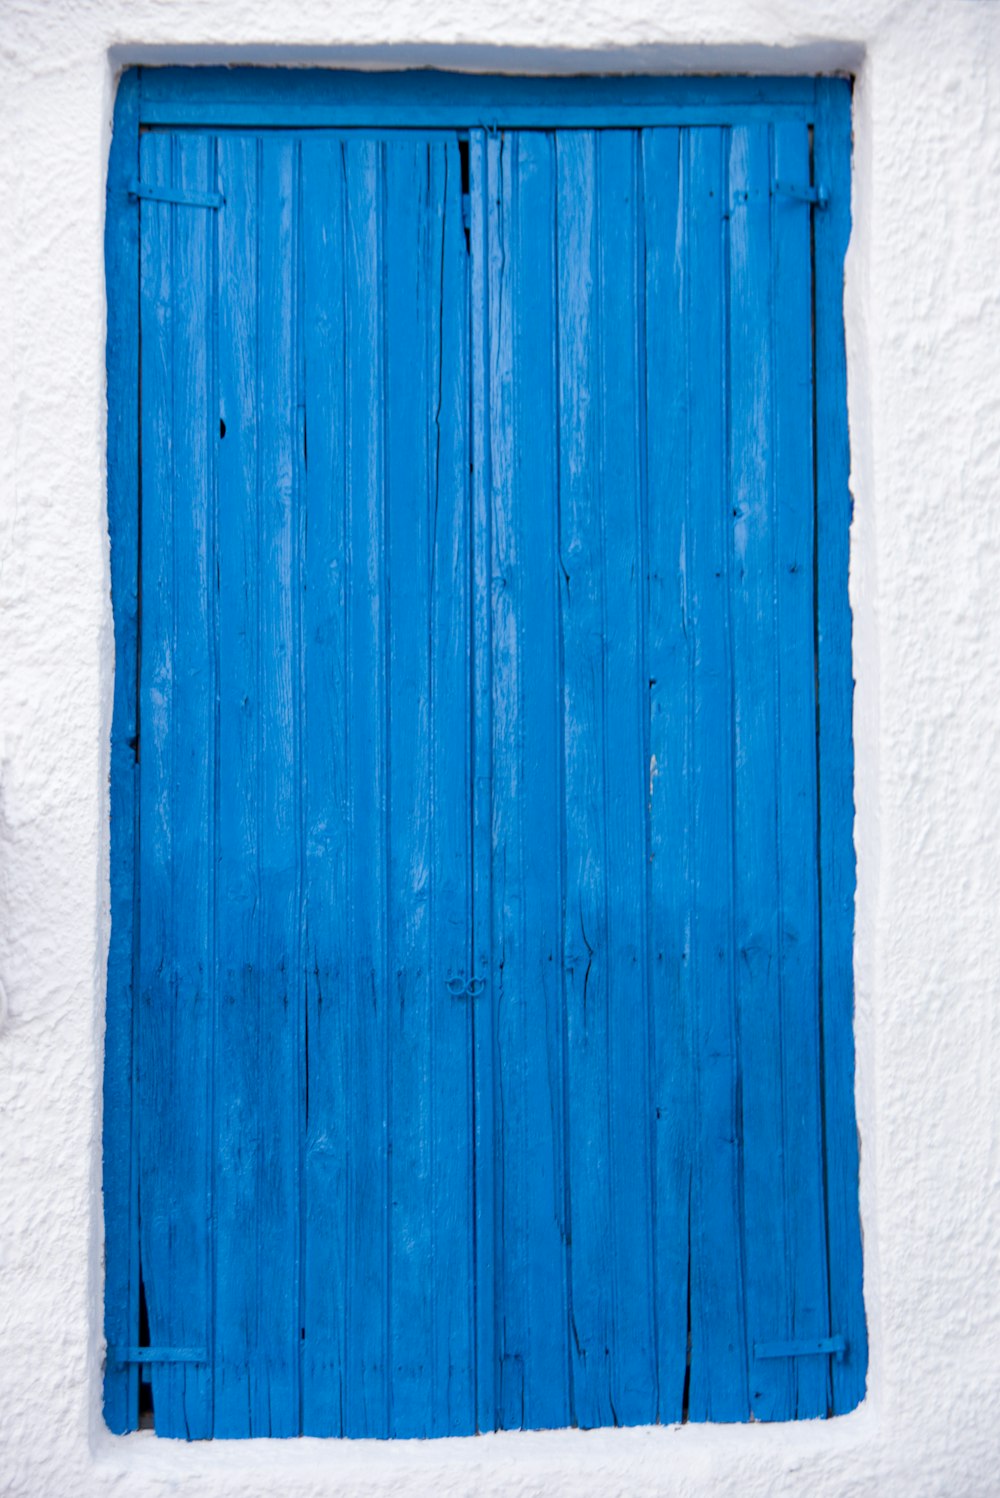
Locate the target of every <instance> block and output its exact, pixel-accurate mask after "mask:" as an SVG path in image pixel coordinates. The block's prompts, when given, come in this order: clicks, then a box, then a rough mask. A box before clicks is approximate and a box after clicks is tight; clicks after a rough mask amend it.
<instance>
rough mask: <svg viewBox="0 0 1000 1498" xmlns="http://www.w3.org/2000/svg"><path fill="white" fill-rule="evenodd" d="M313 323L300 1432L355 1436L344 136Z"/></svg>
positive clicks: (306, 223) (327, 209) (315, 254)
mask: <svg viewBox="0 0 1000 1498" xmlns="http://www.w3.org/2000/svg"><path fill="white" fill-rule="evenodd" d="M301 149H302V269H303V307H302V328H303V338H304V348H305V365H306V374H307V378H306V381H305V417H304V421H305V434H304V435H305V447H306V455H305V456H306V467H305V487H304V492H303V499H304V504H305V511H306V517H307V535H308V546H307V549H306V554H305V559H304V561H305V580H304V581H305V595H304V601H303V607H304V625H303V631H302V649H303V656H304V672H305V709H304V713H305V715H304V718H303V722H302V743H303V764H304V776H305V784H304V792H303V794H304V798H305V842H304V850H303V857H304V865H303V892H304V900H305V933H306V946H305V955H304V968H305V982H306V996H307V1003H306V1034H305V1036H304V1037H303V1039H304V1043H305V1047H306V1065H307V1068H308V1070H307V1077H308V1088H307V1092H306V1118H305V1160H304V1166H303V1168H304V1181H303V1189H304V1213H305V1217H304V1239H303V1263H302V1274H303V1302H304V1304H303V1324H304V1326H305V1346H304V1357H303V1368H302V1429H303V1433H304V1434H306V1435H315V1436H339V1435H342V1434H343V1408H344V1398H345V1391H346V1384H347V1380H348V1378H349V1376H350V1370H349V1368H348V1366H347V1350H346V1347H345V1342H344V1338H345V1329H346V1315H347V1293H348V1290H347V1241H346V1216H347V1200H348V1198H347V1187H348V1171H349V1168H350V1141H349V1139H348V1132H347V1087H348V1076H349V1072H348V1037H349V1034H350V1025H351V1018H352V1008H353V1006H352V997H353V988H352V969H351V957H350V917H349V911H348V868H349V857H350V842H349V838H350V827H349V819H348V809H349V805H350V796H351V790H350V749H351V721H350V717H349V714H348V674H349V669H350V663H349V653H348V652H349V637H348V624H347V618H346V603H347V594H348V565H349V554H348V538H347V508H346V493H347V491H346V472H345V462H346V432H345V429H344V412H345V392H346V371H345V360H344V339H345V330H346V316H347V313H346V305H345V280H344V229H345V180H344V158H343V151H342V148H341V144H340V142H339V141H337V142H332V143H331V142H330V141H329V140H327V139H322V140H320V139H316V138H311V139H307V140H303V142H302V148H301Z"/></svg>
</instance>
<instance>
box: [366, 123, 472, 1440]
mask: <svg viewBox="0 0 1000 1498" xmlns="http://www.w3.org/2000/svg"><path fill="white" fill-rule="evenodd" d="M385 152H386V157H385V159H386V188H385V191H386V205H387V217H386V238H385V254H386V262H385V295H386V313H385V315H386V330H387V337H386V402H387V405H386V419H387V441H386V451H387V486H388V502H387V532H386V535H387V547H388V561H387V566H388V578H389V586H390V588H391V595H390V596H391V609H390V614H389V620H390V623H389V657H390V678H389V680H390V687H389V693H390V695H389V764H390V767H391V768H390V782H389V790H390V800H391V827H392V837H391V844H390V854H391V856H390V867H389V889H388V898H389V921H390V932H391V941H392V963H391V980H392V988H391V1001H392V1005H393V1007H392V1016H391V1041H390V1046H391V1048H390V1068H391V1077H392V1095H391V1113H390V1135H391V1141H392V1156H391V1195H390V1203H391V1218H390V1265H389V1281H390V1297H391V1298H390V1335H391V1349H392V1369H391V1377H392V1432H393V1434H394V1435H399V1436H414V1435H418V1436H419V1435H438V1434H440V1435H444V1434H455V1433H458V1432H468V1431H470V1430H472V1429H474V1411H473V1409H472V1407H471V1402H470V1395H471V1389H472V1357H471V1351H472V1318H471V1307H472V1295H471V1290H472V1281H471V1274H472V1264H471V1246H472V1223H471V1215H470V1211H471V1191H470V1182H471V1176H472V1157H471V1150H470V1144H471V1130H470V1123H471V1117H470V1114H471V1095H470V1081H471V1077H470V1041H471V1017H470V1012H469V1006H470V1001H469V998H468V997H467V996H465V995H463V996H461V997H458V998H456V997H455V996H454V995H453V994H452V993H450V992H449V988H448V982H449V980H457V978H458V977H459V976H460V975H463V974H465V975H467V974H468V972H469V956H470V950H469V846H468V845H469V817H470V787H469V766H470V745H469V734H470V723H469V657H468V641H469V614H468V608H467V598H468V582H469V555H468V545H467V537H468V521H467V495H468V476H467V465H468V456H467V455H468V414H467V413H468V365H467V361H466V358H465V356H464V353H465V343H466V339H467V337H468V309H467V302H466V298H465V294H464V293H465V290H466V286H465V277H466V251H465V237H464V231H463V229H462V217H461V168H460V164H459V157H458V148H457V142H450V143H448V144H438V143H437V142H435V143H433V144H428V143H427V142H425V141H421V140H419V139H418V140H415V141H414V142H412V143H410V142H402V141H400V142H397V141H393V142H390V143H389V144H388V145H387V146H386V148H385Z"/></svg>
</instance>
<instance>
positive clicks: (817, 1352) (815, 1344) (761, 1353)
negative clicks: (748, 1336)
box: [753, 1332, 847, 1361]
mask: <svg viewBox="0 0 1000 1498" xmlns="http://www.w3.org/2000/svg"><path fill="white" fill-rule="evenodd" d="M846 1351H847V1338H846V1337H844V1336H843V1335H842V1334H841V1333H839V1332H838V1333H837V1335H836V1336H834V1337H819V1338H818V1339H816V1340H815V1341H812V1342H755V1343H754V1345H753V1355H754V1357H755V1358H809V1357H818V1356H821V1355H822V1356H824V1357H830V1356H831V1355H832V1356H834V1357H836V1358H837V1359H838V1361H839V1360H840V1359H841V1358H842V1357H843V1356H844V1353H845V1352H846Z"/></svg>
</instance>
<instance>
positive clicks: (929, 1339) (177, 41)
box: [0, 0, 1000, 1498]
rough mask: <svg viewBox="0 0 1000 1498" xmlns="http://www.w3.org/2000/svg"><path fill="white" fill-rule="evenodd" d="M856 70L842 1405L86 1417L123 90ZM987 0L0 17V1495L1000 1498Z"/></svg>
mask: <svg viewBox="0 0 1000 1498" xmlns="http://www.w3.org/2000/svg"><path fill="white" fill-rule="evenodd" d="M229 58H234V59H240V60H243V61H270V62H274V61H289V62H306V61H319V62H328V63H338V62H340V63H343V62H345V61H350V62H352V63H353V64H354V65H359V64H361V65H367V64H376V65H382V66H387V65H388V66H393V65H398V64H405V63H410V64H412V63H414V62H433V63H435V64H440V65H451V66H471V67H475V68H486V69H490V68H493V69H500V70H517V71H536V72H546V71H554V70H562V69H568V70H572V71H584V70H588V69H593V70H600V71H608V70H626V71H628V70H644V71H671V72H676V71H697V70H702V71H705V70H708V71H725V70H738V71H772V72H794V71H809V70H816V69H821V68H823V69H828V70H829V69H845V70H852V71H855V72H856V74H857V77H858V85H857V90H856V99H855V180H854V213H855V229H854V236H853V240H852V245H851V250H850V256H849V264H848V284H847V290H846V297H847V318H848V353H849V366H850V415H851V429H852V447H853V467H854V480H853V487H854V494H855V505H856V508H855V523H854V530H853V537H852V578H851V591H852V599H853V604H854V611H855V614H854V660H855V674H856V677H857V695H856V701H855V741H856V750H857V826H856V842H857V850H858V905H857V940H856V976H857V1024H856V1033H857V1046H858V1082H857V1096H858V1114H859V1122H860V1131H861V1145H862V1153H861V1159H862V1180H861V1195H862V1216H863V1224H864V1236H865V1286H866V1298H867V1307H868V1317H869V1330H870V1338H871V1367H870V1376H869V1393H868V1398H867V1400H866V1401H865V1404H864V1406H863V1407H862V1408H861V1409H859V1410H858V1411H856V1412H855V1413H853V1414H852V1415H850V1416H847V1417H845V1418H843V1419H840V1420H836V1421H832V1422H826V1423H819V1422H815V1423H812V1422H811V1423H808V1424H803V1425H799V1426H772V1427H765V1426H745V1427H739V1428H720V1427H712V1426H702V1427H697V1426H691V1427H687V1428H684V1429H682V1430H653V1431H601V1432H593V1433H590V1434H582V1433H578V1432H570V1431H567V1432H560V1433H556V1434H549V1435H546V1434H524V1435H520V1434H517V1435H515V1434H508V1435H498V1436H490V1437H485V1438H477V1439H471V1440H459V1441H442V1442H425V1443H404V1444H386V1445H378V1444H375V1443H357V1444H350V1443H340V1442H329V1443H323V1442H317V1441H299V1442H289V1443H271V1442H266V1441H255V1442H246V1443H225V1442H218V1443H215V1444H209V1445H200V1446H193V1447H186V1446H184V1445H182V1444H179V1443H174V1442H165V1441H158V1440H157V1439H156V1437H155V1436H153V1435H151V1434H147V1433H142V1434H139V1435H135V1436H130V1437H127V1438H124V1439H115V1438H112V1437H111V1436H109V1435H108V1434H107V1432H106V1431H105V1430H104V1428H103V1425H102V1422H101V1415H100V1385H101V1360H102V1355H103V1352H102V1334H101V1304H102V1293H103V1291H102V1274H103V1271H102V1237H103V1226H102V1216H101V1195H100V1131H101V1087H100V1080H101V1055H102V1038H103V1026H104V992H105V961H106V950H107V941H108V919H109V918H108V839H107V821H108V733H109V724H110V715H111V682H112V673H113V669H114V661H113V643H112V631H111V604H110V597H109V585H108V538H107V513H106V502H105V456H104V438H105V386H104V319H105V307H104V282H103V275H104V266H103V244H102V234H103V219H104V180H105V170H106V164H107V155H108V145H109V139H110V128H111V111H112V102H113V93H114V80H115V76H116V72H117V70H118V69H119V68H120V67H121V66H122V65H124V64H125V63H127V62H132V61H189V62H196V61H205V60H213V61H217V60H225V59H229ZM998 218H1000V4H998V3H993V0H911V3H906V0H841V3H837V0H823V3H813V4H812V5H809V4H808V3H794V0H712V3H706V0H655V3H654V0H511V3H509V4H507V5H505V6H502V7H493V6H491V5H488V4H486V3H485V0H465V4H464V5H462V6H458V5H455V4H451V5H449V4H446V3H443V0H353V3H352V4H351V5H349V6H348V5H342V4H341V5H338V4H336V3H331V0H213V3H212V4H208V3H197V0H181V3H169V0H44V3H43V0H4V3H3V5H2V7H0V983H2V985H3V989H4V990H5V991H6V995H7V1002H8V1008H9V1015H8V1017H7V1019H6V1021H5V1023H4V1025H3V1028H2V1032H0V1493H5V1494H16V1495H19V1498H20V1495H31V1498H43V1495H45V1498H48V1495H52V1498H89V1495H91V1494H99V1493H100V1494H112V1493H114V1494H122V1495H124V1494H128V1495H132V1494H136V1495H140V1494H150V1495H166V1494H169V1493H174V1492H177V1491H178V1490H183V1491H184V1492H191V1493H197V1494H199V1495H200V1494H205V1495H207V1498H225V1495H237V1494H239V1495H241V1498H244V1495H245V1498H256V1495H260V1498H264V1495H268V1498H270V1495H272V1494H281V1495H282V1498H297V1495H302V1498H305V1495H313V1494H321V1493H323V1494H328V1493H329V1494H332V1493H344V1494H347V1493H351V1494H355V1493H356V1494H362V1493H366V1494H373V1495H374V1494H376V1493H389V1492H392V1493H404V1492H406V1493H428V1494H436V1495H448V1494H459V1493H461V1494H473V1493H476V1494H488V1493H501V1492H503V1493H505V1494H517V1495H521V1494H524V1495H527V1494H535V1493H538V1494H542V1493H544V1494H546V1495H547V1498H558V1495H563V1494H565V1495H576V1494H579V1495H583V1494H588V1495H591V1494H594V1495H612V1494H615V1495H617V1494H622V1495H628V1498H640V1495H642V1494H653V1493H657V1494H665V1495H666V1494H670V1495H673V1494H677V1495H681V1494H684V1495H687V1494H701V1493H706V1494H709V1493H710V1494H712V1495H713V1498H727V1495H730V1494H731V1495H734V1498H735V1495H739V1498H755V1495H763V1494H769V1495H770V1494H786V1493H788V1494H792V1493H794V1494H808V1495H810V1498H825V1495H829V1498H845V1495H855V1494H876V1493H877V1494H879V1495H881V1498H895V1495H900V1498H919V1495H924V1494H928V1495H930V1494H939V1495H949V1498H977V1495H989V1494H997V1493H1000V1293H998V1289H997V1286H998V1284H1000V1213H998V1195H1000V1186H998V1168H1000V1139H998V1129H997V1113H998V1095H1000V939H998V938H1000V921H998V907H1000V899H998V893H1000V233H998V230H997V227H996V225H997V222H998Z"/></svg>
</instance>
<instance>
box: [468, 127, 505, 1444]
mask: <svg viewBox="0 0 1000 1498" xmlns="http://www.w3.org/2000/svg"><path fill="white" fill-rule="evenodd" d="M468 151H469V272H468V274H469V374H470V381H471V384H470V396H471V399H470V405H471V413H470V434H469V435H470V454H471V465H472V472H471V475H470V485H471V496H470V540H469V545H470V547H471V578H472V581H471V597H470V600H469V609H470V614H471V620H472V631H471V644H472V656H471V674H472V774H473V783H472V808H471V811H472V815H471V855H472V943H473V946H472V950H473V954H474V958H475V964H476V970H477V971H478V972H480V973H483V974H485V975H486V977H487V978H488V980H489V989H488V992H487V994H486V995H485V998H486V1002H485V1003H482V1002H479V1003H475V1004H473V1006H472V1066H473V1085H472V1092H473V1098H472V1105H473V1125H472V1127H473V1154H474V1168H473V1189H474V1218H475V1247H474V1266H473V1270H474V1276H475V1306H474V1315H475V1323H476V1325H475V1384H476V1387H475V1401H476V1429H477V1430H480V1431H486V1430H494V1429H495V1428H496V1426H497V1420H498V1407H497V1397H498V1381H497V1319H498V1318H497V1307H498V1299H497V1263H496V1257H497V1254H496V1249H497V1234H496V1222H497V1217H496V1175H495V1169H494V1165H495V1159H496V1146H495V1128H496V1120H497V1113H496V1107H495V1091H496V1067H495V1059H496V1058H495V1049H494V1040H493V1032H494V1024H493V1014H494V1006H495V1003H496V997H495V995H496V983H497V972H496V968H495V964H494V950H493V880H492V857H493V641H492V623H493V620H492V535H491V509H492V453H491V451H490V434H491V421H492V411H493V394H492V379H491V374H492V368H491V366H492V349H491V329H492V326H493V318H494V302H495V297H496V288H495V285H494V265H495V263H496V262H495V258H494V251H493V249H492V245H493V241H494V226H495V222H496V208H497V206H498V205H497V201H496V200H497V191H498V189H497V154H496V143H495V142H494V141H490V142H489V143H488V142H487V138H486V136H485V134H484V133H483V132H482V131H475V130H474V131H472V132H470V136H469V142H468Z"/></svg>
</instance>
